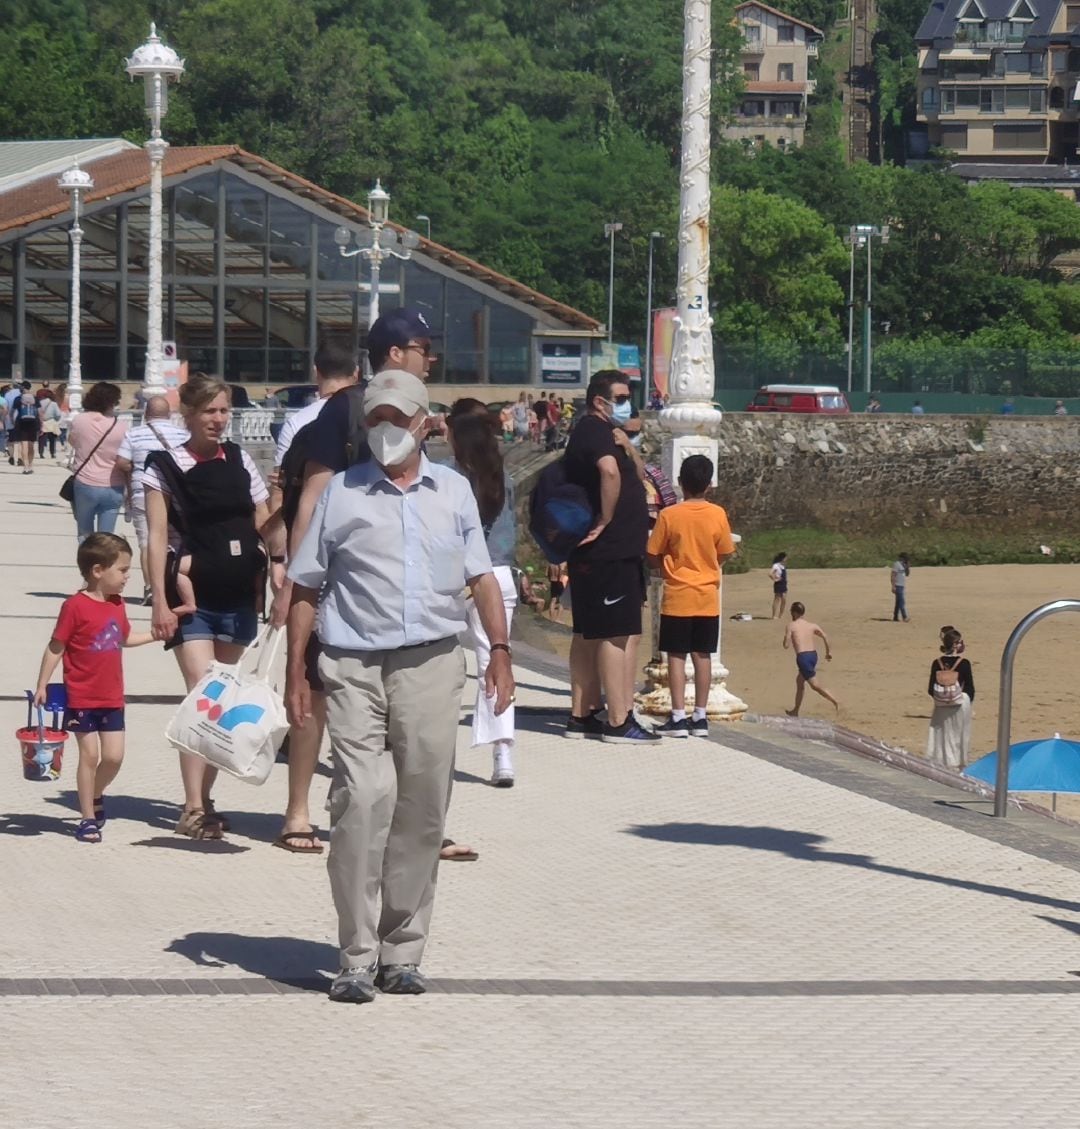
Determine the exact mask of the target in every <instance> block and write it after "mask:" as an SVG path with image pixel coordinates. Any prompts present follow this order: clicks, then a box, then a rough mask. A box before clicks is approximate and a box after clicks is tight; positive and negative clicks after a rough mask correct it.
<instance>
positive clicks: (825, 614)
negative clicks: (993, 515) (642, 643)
mask: <svg viewBox="0 0 1080 1129" xmlns="http://www.w3.org/2000/svg"><path fill="white" fill-rule="evenodd" d="M790 563H791V565H792V567H791V569H790V572H789V583H790V592H789V595H788V598H789V600H801V601H802V602H803V603H804V604H805V605H806V614H807V618H808V619H812V620H813V621H815V622H816V623H819V624H821V626H822V627H823V628H824V629H825V631H826V633H827V634H828V636H829V641H830V643H831V644H832V647H833V661H832V662H831V663H826V662H824V661H822V662H821V664H820V665H819V667H818V671H819V675H820V678H821V680H822V682H823V683H824V685H826V686H827V687H828V688H829V689H830V690H831V691H832V693H833V694H834V695H835V696H836V697H837V698H839V700H840V704H841V710H840V715H839V718H840V721H841V722H842V723H843V724H844V725H846V726H848V727H849V728H851V729H855V730H858V731H859V732H862V733H867V734H870V735H872V736H874V737H878V738H880V739H881V740H883V741H887V742H889V743H890V744H894V745H899V746H901V747H903V748H905V749H908V750H909V751H911V752H914V753H919V754H922V753H923V751H924V749H925V745H926V732H927V727H928V725H929V720H930V712H931V702H930V698H929V696H928V695H927V693H926V687H927V680H928V675H929V666H930V662H931V661H932V659H933V658H934V657H935V656H936V655H937V654H938V629H939V628H940V627H941V626H942V625H943V624H947V623H951V624H954V625H956V626H957V627H959V628H960V629H961V630H962V631H963V633H964V639H965V642H966V644H967V651H966V657H967V658H969V659H970V660H971V663H972V668H973V672H974V676H975V691H976V697H975V708H974V718H973V722H972V759H977V758H978V757H979V756H982V755H983V754H984V753H987V752H989V751H990V750H992V749H993V748H994V747H995V744H996V735H997V701H998V675H999V670H1000V663H1001V652H1002V649H1003V647H1004V645H1005V642H1006V640H1007V639H1008V637H1009V634H1010V632H1011V631H1012V629H1013V628H1014V627H1015V626H1016V624H1017V622H1018V621H1019V620H1020V619H1021V618H1022V617H1023V616H1024V615H1026V614H1027V613H1028V612H1029V611H1031V610H1032V609H1033V608H1036V607H1038V606H1039V605H1040V604H1044V603H1046V602H1047V601H1049V600H1055V599H1063V598H1071V597H1080V565H981V566H973V567H969V568H923V569H913V570H912V573H911V576H910V578H909V580H908V590H907V602H908V614H909V615H910V617H911V622H910V623H906V624H905V623H893V622H892V596H891V593H890V591H889V571H888V569H887V568H880V569H820V570H800V569H799V568H798V567H797V563H796V562H790ZM771 601H772V586H771V583H770V581H769V578H768V575H767V573H766V572H764V571H761V570H759V571H754V572H751V573H745V574H743V575H738V576H728V577H725V578H724V626H723V642H722V647H723V656H724V662H725V664H726V665H727V666H728V668H729V670H730V671H731V676H730V678H729V680H728V686H729V688H730V689H731V690H733V691H734V692H735V693H737V694H738V695H739V696H740V697H741V698H742V699H743V700H744V701H745V702H747V703H748V704H749V706H750V708H751V709H752V710H753V711H755V712H757V713H763V714H779V713H782V712H783V710H785V709H788V708H790V707H791V705H792V702H793V699H794V684H795V664H794V660H793V658H792V656H791V653H790V652H785V651H784V650H783V649H782V648H781V640H782V639H783V634H784V632H783V626H782V625H781V623H780V622H779V621H775V620H770V619H769V618H768V616H769V615H770V611H771ZM736 612H749V613H750V614H752V615H753V616H754V617H755V618H754V619H753V620H751V621H750V622H741V623H737V622H732V620H731V619H730V618H729V617H730V616H731V615H733V614H735V613H736ZM785 614H786V613H785ZM758 616H763V617H765V618H763V619H758V618H756V617H758ZM822 655H823V657H824V649H823V648H822ZM1078 657H1080V616H1075V615H1070V614H1063V615H1058V616H1054V617H1052V618H1051V619H1049V620H1046V621H1044V622H1043V623H1041V624H1039V625H1038V626H1036V627H1035V628H1034V629H1033V630H1032V631H1031V632H1030V633H1029V634H1028V636H1027V637H1026V639H1025V640H1024V642H1023V643H1022V644H1021V646H1020V651H1019V654H1018V657H1017V662H1016V672H1015V678H1014V693H1013V725H1012V739H1013V742H1017V741H1026V740H1029V739H1033V738H1037V737H1048V736H1052V735H1053V734H1054V733H1055V732H1060V733H1061V735H1062V736H1063V737H1071V738H1076V739H1080V677H1078V665H1080V664H1078ZM803 714H804V715H805V716H809V717H830V716H835V715H834V714H833V711H832V707H831V706H830V705H829V704H828V703H827V702H826V701H825V700H824V699H822V698H820V697H818V696H817V695H816V694H813V693H811V692H809V691H808V692H807V695H806V701H805V703H804V706H803ZM1058 807H1059V810H1065V809H1067V810H1068V813H1069V814H1070V815H1074V816H1076V817H1080V798H1074V799H1069V800H1065V801H1062V800H1061V799H1060V798H1059V804H1058Z"/></svg>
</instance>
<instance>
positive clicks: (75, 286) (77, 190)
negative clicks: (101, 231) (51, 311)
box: [56, 162, 94, 415]
mask: <svg viewBox="0 0 1080 1129" xmlns="http://www.w3.org/2000/svg"><path fill="white" fill-rule="evenodd" d="M56 183H57V184H58V185H59V187H60V191H61V192H66V193H68V195H70V196H71V214H72V222H71V233H70V234H71V307H70V314H69V321H70V322H71V325H70V330H71V356H70V358H69V360H68V386H67V395H68V407H69V408H70V410H71V414H72V415H77V414H78V413H79V412H80V411H81V410H82V363H81V360H80V356H79V347H80V342H81V330H82V273H81V268H82V237H83V230H82V227H81V226H80V224H79V221H80V219H81V216H82V202H83V198H84V196H85V194H86V193H87V192H89V191H90V189H91V188H93V187H94V180H93V177H91V175H90V174H89V173H88V172H87V171H86V169H81V168H79V165H78V162H76V163H75V164H74V165H73V166H72V167H71V168H70V169H68V170H67V171H66V172H65V173H64V174H63V176H61V177H60V179H59V180H58V181H57V182H56ZM61 406H62V405H61Z"/></svg>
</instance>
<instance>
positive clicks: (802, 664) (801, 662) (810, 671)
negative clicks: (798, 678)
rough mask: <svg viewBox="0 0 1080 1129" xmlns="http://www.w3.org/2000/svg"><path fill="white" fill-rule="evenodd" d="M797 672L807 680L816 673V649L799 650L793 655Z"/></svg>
mask: <svg viewBox="0 0 1080 1129" xmlns="http://www.w3.org/2000/svg"><path fill="white" fill-rule="evenodd" d="M795 665H796V666H797V667H798V668H799V673H800V674H801V675H802V676H803V678H805V679H806V681H807V682H809V681H810V680H811V679H812V678H813V677H814V675H815V674H817V651H800V652H799V653H798V654H797V655H796V656H795Z"/></svg>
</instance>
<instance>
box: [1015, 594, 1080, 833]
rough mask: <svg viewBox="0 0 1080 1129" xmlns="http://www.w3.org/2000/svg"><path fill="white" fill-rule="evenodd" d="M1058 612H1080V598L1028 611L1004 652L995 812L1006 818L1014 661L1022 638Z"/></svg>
mask: <svg viewBox="0 0 1080 1129" xmlns="http://www.w3.org/2000/svg"><path fill="white" fill-rule="evenodd" d="M1058 612H1080V600H1054V601H1053V602H1052V603H1049V604H1043V605H1042V607H1039V608H1036V609H1035V610H1034V611H1031V612H1028V614H1027V615H1026V616H1024V618H1023V619H1022V620H1021V621H1020V622H1019V623H1018V624H1017V625H1016V627H1014V628H1013V633H1012V634H1011V635H1010V636H1009V641H1008V642H1007V643H1006V644H1005V650H1004V651H1002V652H1001V683H1000V686H999V692H998V732H997V754H998V762H997V780H996V781H995V782H994V816H995V818H997V819H1004V818H1005V809H1006V806H1007V805H1008V802H1009V745H1010V742H1011V740H1012V681H1013V661H1014V660H1015V658H1016V649H1017V648H1018V647H1019V646H1020V640H1021V639H1023V637H1024V636H1025V635H1026V634H1027V633H1028V632H1029V631H1030V630H1031V629H1032V628H1033V627H1034V626H1035V624H1037V623H1039V622H1040V621H1041V620H1044V619H1046V618H1047V617H1048V616H1052V615H1056V614H1057V613H1058Z"/></svg>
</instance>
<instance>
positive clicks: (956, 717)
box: [926, 628, 975, 769]
mask: <svg viewBox="0 0 1080 1129" xmlns="http://www.w3.org/2000/svg"><path fill="white" fill-rule="evenodd" d="M963 655H964V637H963V636H962V635H961V634H960V632H959V631H957V630H956V629H955V628H948V629H943V631H942V639H941V657H940V658H936V659H934V661H933V662H932V663H931V664H930V683H929V685H928V687H927V691H926V692H927V693H928V694H929V695H930V697H931V698H932V699H933V701H934V712H933V714H932V715H931V717H930V732H929V734H928V735H927V738H926V757H927V759H928V760H932V761H934V762H935V763H937V764H940V765H944V767H945V768H956V769H961V768H963V767H964V766H965V765H966V764H967V763H968V759H969V757H970V755H971V703H972V702H973V701H974V700H975V680H974V678H973V677H972V675H971V663H970V662H968V660H967V659H966V658H964V657H963Z"/></svg>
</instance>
